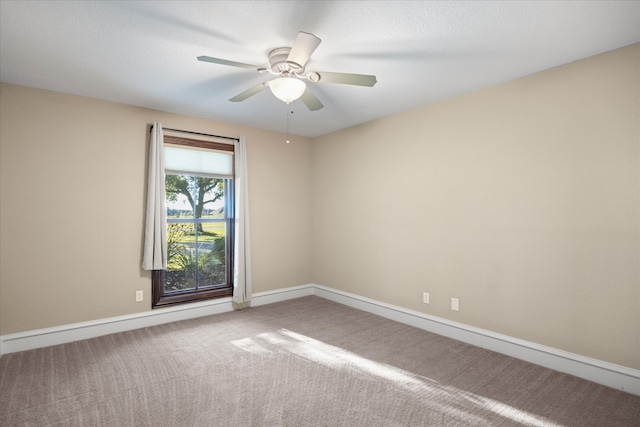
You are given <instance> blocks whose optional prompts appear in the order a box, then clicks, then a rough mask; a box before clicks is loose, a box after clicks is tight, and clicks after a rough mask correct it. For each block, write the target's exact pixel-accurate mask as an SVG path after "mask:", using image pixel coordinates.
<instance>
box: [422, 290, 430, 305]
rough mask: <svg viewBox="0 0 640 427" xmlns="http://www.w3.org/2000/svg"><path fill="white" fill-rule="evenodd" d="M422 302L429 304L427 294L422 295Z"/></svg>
mask: <svg viewBox="0 0 640 427" xmlns="http://www.w3.org/2000/svg"><path fill="white" fill-rule="evenodd" d="M422 302H423V303H425V304H429V292H423V293H422Z"/></svg>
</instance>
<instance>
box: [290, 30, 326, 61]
mask: <svg viewBox="0 0 640 427" xmlns="http://www.w3.org/2000/svg"><path fill="white" fill-rule="evenodd" d="M321 41H322V40H320V39H319V38H318V37H316V36H314V35H313V34H311V33H305V32H303V31H300V32H298V35H297V36H296V39H295V41H294V42H293V46H292V47H291V51H289V56H288V57H287V61H288V62H295V63H296V64H298V65H300V66H301V67H302V68H304V66H305V65H306V64H307V61H309V58H310V57H311V54H312V53H313V52H314V51H315V50H316V48H317V47H318V46H319V45H320V42H321Z"/></svg>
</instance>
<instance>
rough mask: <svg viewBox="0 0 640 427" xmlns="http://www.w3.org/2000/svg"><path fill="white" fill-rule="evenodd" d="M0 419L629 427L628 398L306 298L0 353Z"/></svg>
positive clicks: (635, 411) (634, 406)
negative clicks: (37, 347)
mask: <svg viewBox="0 0 640 427" xmlns="http://www.w3.org/2000/svg"><path fill="white" fill-rule="evenodd" d="M0 425H2V426H82V427H88V426H153V427H157V426H349V427H358V426H367V427H372V426H385V427H388V426H521V425H522V426H580V427H585V426H598V427H613V426H640V397H639V396H634V395H631V394H628V393H624V392H622V391H618V390H615V389H611V388H608V387H605V386H601V385H598V384H595V383H591V382H589V381H585V380H581V379H578V378H575V377H572V376H570V375H566V374H562V373H559V372H555V371H552V370H549V369H545V368H542V367H539V366H536V365H532V364H529V363H526V362H522V361H520V360H517V359H514V358H510V357H507V356H503V355H500V354H497V353H493V352H491V351H487V350H483V349H479V348H477V347H473V346H470V345H467V344H464V343H461V342H458V341H454V340H451V339H448V338H444V337H441V336H438V335H434V334H431V333H429V332H425V331H422V330H420V329H416V328H413V327H410V326H407V325H404V324H401V323H397V322H393V321H390V320H387V319H384V318H381V317H377V316H374V315H372V314H369V313H365V312H361V311H358V310H354V309H352V308H349V307H346V306H342V305H340V304H336V303H333V302H330V301H326V300H324V299H321V298H318V297H305V298H300V299H296V300H291V301H286V302H282V303H277V304H271V305H267V306H261V307H257V308H251V309H246V310H243V311H239V312H233V313H226V314H220V315H215V316H209V317H205V318H199V319H194V320H187V321H182V322H176V323H171V324H167V325H160V326H154V327H151V328H145V329H139V330H135V331H130V332H125V333H120V334H114V335H108V336H104V337H99V338H94V339H90V340H85V341H79V342H74V343H69V344H64V345H59V346H54V347H49V348H43V349H37V350H31V351H25V352H21V353H12V354H7V355H5V356H3V357H2V358H0Z"/></svg>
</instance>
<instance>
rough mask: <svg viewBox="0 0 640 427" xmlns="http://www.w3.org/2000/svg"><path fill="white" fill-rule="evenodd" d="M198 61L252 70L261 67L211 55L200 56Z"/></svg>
mask: <svg viewBox="0 0 640 427" xmlns="http://www.w3.org/2000/svg"><path fill="white" fill-rule="evenodd" d="M198 61H202V62H212V63H214V64H220V65H229V66H231V67H240V68H248V69H250V70H257V69H259V68H260V67H258V66H257V65H251V64H244V63H242V62H235V61H229V60H226V59H220V58H212V57H210V56H198Z"/></svg>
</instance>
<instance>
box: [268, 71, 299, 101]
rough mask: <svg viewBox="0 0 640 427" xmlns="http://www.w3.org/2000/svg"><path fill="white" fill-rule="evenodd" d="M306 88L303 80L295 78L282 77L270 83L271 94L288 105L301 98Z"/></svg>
mask: <svg viewBox="0 0 640 427" xmlns="http://www.w3.org/2000/svg"><path fill="white" fill-rule="evenodd" d="M306 88H307V85H305V84H304V82H303V81H302V80H299V79H296V78H294V77H282V78H280V79H275V80H271V81H270V82H269V89H271V92H272V93H273V94H274V95H275V96H276V98H278V99H280V100H282V101H284V102H286V103H287V104H288V103H290V102H291V101H295V100H296V99H298V98H300V97H301V96H302V94H303V93H304V91H305V89H306Z"/></svg>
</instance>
